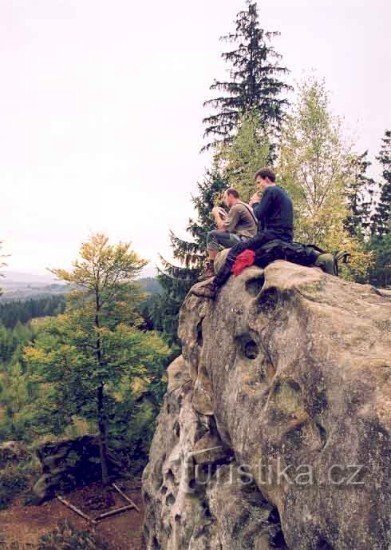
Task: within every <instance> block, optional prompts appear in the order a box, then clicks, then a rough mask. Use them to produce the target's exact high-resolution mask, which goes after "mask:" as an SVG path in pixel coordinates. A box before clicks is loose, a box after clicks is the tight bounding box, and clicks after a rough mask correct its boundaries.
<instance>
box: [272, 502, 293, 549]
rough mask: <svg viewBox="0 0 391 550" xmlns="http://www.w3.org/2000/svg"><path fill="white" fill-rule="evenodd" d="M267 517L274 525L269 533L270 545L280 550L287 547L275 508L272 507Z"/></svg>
mask: <svg viewBox="0 0 391 550" xmlns="http://www.w3.org/2000/svg"><path fill="white" fill-rule="evenodd" d="M268 519H269V522H270V523H271V524H272V525H274V526H275V527H274V528H273V529H272V530H271V533H270V540H269V544H270V547H271V548H278V549H280V550H285V549H287V548H288V546H287V544H286V542H285V538H284V533H283V532H282V529H281V519H280V514H279V513H278V510H277V508H273V510H272V511H271V512H270V514H269V518H268Z"/></svg>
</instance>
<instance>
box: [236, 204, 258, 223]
mask: <svg viewBox="0 0 391 550" xmlns="http://www.w3.org/2000/svg"><path fill="white" fill-rule="evenodd" d="M240 204H243V206H245V207H246V208H247V210H248V211H249V212H250V214H251V217H252V219H253V220H254V222H255V225H256V226H258V220H257V218H256V217H255V214H254V212H253V209H252V208H251V207H250V206H249V205H248V204H246V203H245V202H242V201H240Z"/></svg>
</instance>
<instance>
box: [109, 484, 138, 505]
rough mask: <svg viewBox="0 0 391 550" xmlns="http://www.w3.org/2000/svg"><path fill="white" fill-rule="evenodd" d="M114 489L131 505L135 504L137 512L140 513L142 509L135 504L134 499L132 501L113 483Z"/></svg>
mask: <svg viewBox="0 0 391 550" xmlns="http://www.w3.org/2000/svg"><path fill="white" fill-rule="evenodd" d="M113 487H114V489H115V490H116V491H118V493H119V494H120V495H121V497H123V498H124V499H125V500H126V501H127V502H129V504H133V507H134V508H136V510H137V512H140V508H139V507H138V506H137V504H135V503H134V502H133V500H132V499H130V498H129V497H128V496H127V495H125V493H124V492H123V491H121V489H120V488H119V487H118V485H116V484H115V483H113Z"/></svg>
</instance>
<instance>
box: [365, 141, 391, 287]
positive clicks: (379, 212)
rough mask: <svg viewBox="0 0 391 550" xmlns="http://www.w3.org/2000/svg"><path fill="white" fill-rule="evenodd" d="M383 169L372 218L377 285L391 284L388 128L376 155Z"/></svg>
mask: <svg viewBox="0 0 391 550" xmlns="http://www.w3.org/2000/svg"><path fill="white" fill-rule="evenodd" d="M376 158H377V160H378V161H379V163H380V166H381V170H382V179H381V181H380V183H379V191H378V194H379V198H378V201H377V204H376V206H375V212H374V215H373V218H372V225H371V233H372V238H371V240H370V243H369V248H370V250H371V251H372V252H373V253H374V255H375V263H374V265H373V267H372V268H371V270H370V273H369V280H370V282H371V283H372V284H374V285H376V286H381V287H385V286H389V285H390V284H391V131H390V130H386V132H385V135H384V138H383V140H382V145H381V149H380V153H379V156H378V157H376Z"/></svg>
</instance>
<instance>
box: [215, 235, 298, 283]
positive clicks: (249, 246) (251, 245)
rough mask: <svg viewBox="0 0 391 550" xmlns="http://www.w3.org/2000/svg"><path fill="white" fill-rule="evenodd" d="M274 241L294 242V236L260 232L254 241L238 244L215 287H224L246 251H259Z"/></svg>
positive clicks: (232, 249)
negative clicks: (236, 261) (233, 268)
mask: <svg viewBox="0 0 391 550" xmlns="http://www.w3.org/2000/svg"><path fill="white" fill-rule="evenodd" d="M274 239H281V240H282V241H288V242H291V241H292V235H290V234H287V233H281V232H276V231H270V230H269V231H268V230H265V231H260V232H259V233H258V234H257V235H255V237H253V238H252V239H248V240H247V241H242V242H240V243H238V244H235V246H233V247H232V248H231V250H230V251H229V253H228V256H227V259H226V261H225V264H224V265H223V267H222V268H221V269H220V271H219V273H218V275H216V277H215V279H214V285H215V286H222V285H223V284H224V283H225V282H226V281H227V279H228V278H229V276H230V275H231V272H232V266H233V265H234V263H235V260H236V258H237V257H238V256H239V254H241V252H243V251H244V250H254V251H255V250H257V249H258V248H260V247H261V246H263V245H264V244H266V243H268V242H269V241H274Z"/></svg>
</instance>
